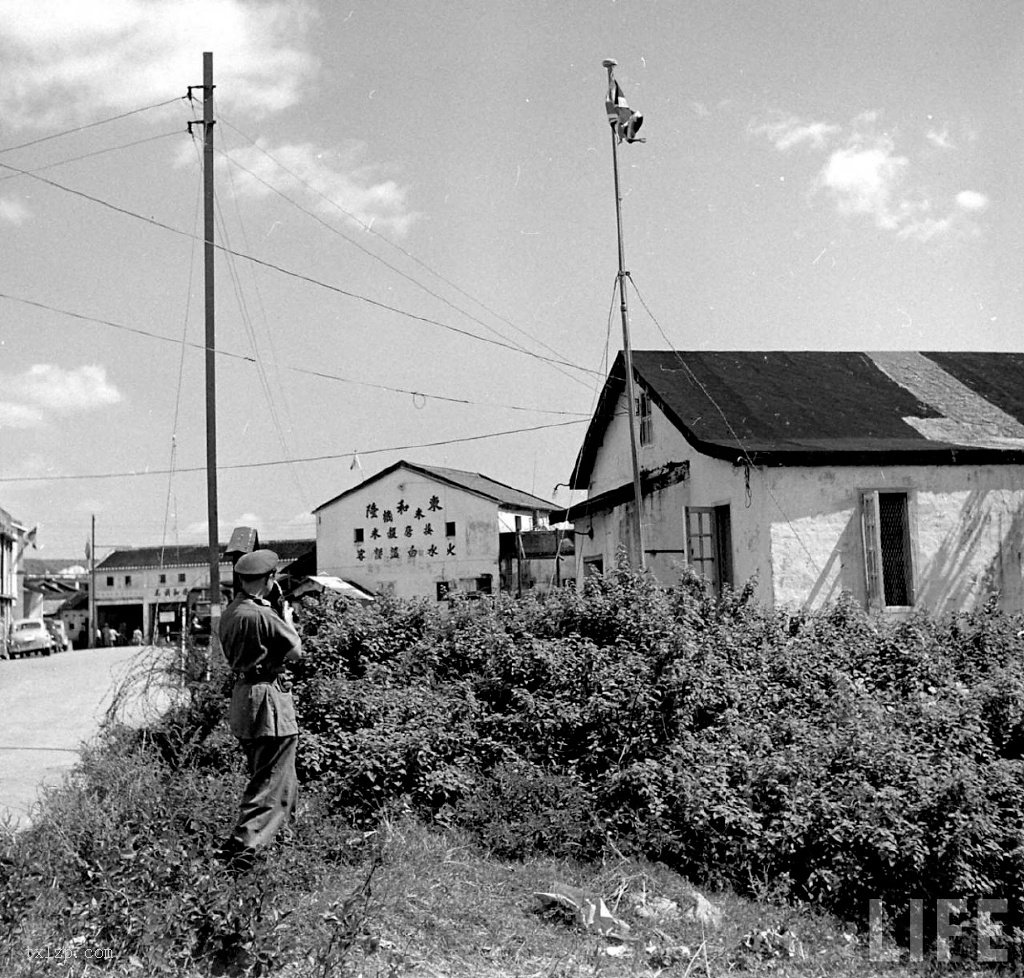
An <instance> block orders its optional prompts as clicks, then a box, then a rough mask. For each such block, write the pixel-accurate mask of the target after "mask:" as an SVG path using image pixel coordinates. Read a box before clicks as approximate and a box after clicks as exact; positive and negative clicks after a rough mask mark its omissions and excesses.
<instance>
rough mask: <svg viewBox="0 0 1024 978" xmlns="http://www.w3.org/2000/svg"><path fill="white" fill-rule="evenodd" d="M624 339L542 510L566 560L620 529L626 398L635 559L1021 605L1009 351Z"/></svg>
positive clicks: (1016, 438) (734, 576)
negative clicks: (556, 494) (746, 346)
mask: <svg viewBox="0 0 1024 978" xmlns="http://www.w3.org/2000/svg"><path fill="white" fill-rule="evenodd" d="M633 357H634V359H633V365H634V376H635V394H636V396H635V403H634V404H633V405H627V404H626V403H625V395H624V389H625V372H624V368H623V359H622V356H621V354H620V355H619V358H618V359H617V360H616V363H615V365H614V366H613V368H612V370H611V372H610V374H609V377H608V380H607V382H606V384H605V387H604V390H603V392H602V394H601V397H600V400H599V403H598V406H597V408H596V411H595V414H594V417H593V419H592V420H591V424H590V426H589V428H588V430H587V434H586V436H585V440H584V442H583V446H582V448H581V450H580V455H579V458H578V460H577V465H576V468H575V471H574V474H573V481H572V488H573V489H582V490H587V491H588V493H589V496H588V499H587V500H586V501H584V502H582V503H578V504H576V505H574V506H571V507H570V508H569V509H568V510H566V511H561V512H556V513H555V514H553V518H554V519H565V518H568V519H570V520H572V521H573V522H574V525H575V529H576V546H577V559H578V561H579V566H580V570H579V573H580V574H581V575H582V574H584V573H586V572H587V571H588V570H590V571H594V570H604V569H607V568H608V567H609V566H610V565H611V563H612V562H613V561H614V559H615V554H616V550H617V548H618V547H619V546H620V545H621V546H626V547H627V548H629V547H630V546H631V543H632V534H633V507H634V502H633V500H634V492H633V485H632V467H631V463H630V447H629V431H628V417H627V414H626V411H627V408H631V409H632V410H633V411H634V412H635V414H636V415H637V427H638V443H639V449H638V451H639V456H640V468H641V482H642V498H643V506H642V520H643V529H644V536H645V549H646V558H647V564H648V566H649V568H650V569H651V570H652V571H653V573H655V574H656V575H657V576H658V577H659V578H661V579H663V580H665V581H666V582H669V581H673V580H676V579H677V578H678V575H679V572H680V569H681V568H682V567H685V566H687V565H688V566H690V567H691V568H693V569H694V570H695V571H697V572H698V573H700V574H702V575H703V576H705V577H706V578H708V579H709V580H710V581H711V582H712V583H713V584H714V585H715V586H716V587H717V586H720V585H722V584H731V585H736V586H740V585H742V584H743V583H744V582H746V581H747V580H748V579H750V578H752V577H754V576H756V578H757V581H758V596H759V599H760V600H761V602H762V603H763V604H765V605H767V606H769V607H790V608H812V607H817V606H820V605H822V604H823V603H825V602H827V601H829V600H831V599H835V598H836V597H838V595H839V594H840V592H841V591H849V592H851V593H852V594H853V595H854V596H856V597H857V598H858V599H859V600H861V601H862V602H863V603H864V604H865V606H867V607H870V608H873V609H879V610H888V611H889V612H893V611H895V612H901V611H907V610H910V609H914V608H924V609H928V610H931V611H936V612H943V611H951V610H957V609H966V608H972V607H976V606H978V605H979V604H980V603H982V602H984V601H985V600H986V599H987V598H989V596H990V595H997V596H998V599H999V601H1000V603H1001V605H1002V607H1003V608H1004V609H1006V610H1009V611H1020V610H1024V577H1022V553H1024V355H1022V354H1015V353H1014V354H1010V353H928V354H923V353H908V352H899V353H871V354H868V353H807V352H794V353H752V352H736V353H724V352H723V353H709V352H690V351H678V352H677V351H671V350H669V351H638V352H636V353H634V355H633Z"/></svg>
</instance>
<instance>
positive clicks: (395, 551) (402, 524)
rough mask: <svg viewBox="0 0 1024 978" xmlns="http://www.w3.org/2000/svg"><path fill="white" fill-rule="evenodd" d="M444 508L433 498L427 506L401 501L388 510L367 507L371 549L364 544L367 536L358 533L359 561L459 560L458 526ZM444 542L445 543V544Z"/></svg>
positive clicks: (370, 504)
mask: <svg viewBox="0 0 1024 978" xmlns="http://www.w3.org/2000/svg"><path fill="white" fill-rule="evenodd" d="M443 510H444V507H443V506H442V505H441V500H440V499H439V498H438V497H437V496H431V497H430V499H428V500H427V504H426V506H425V507H423V506H416V507H413V505H412V504H411V503H409V502H408V501H407V500H405V499H404V498H403V499H399V500H398V502H397V503H395V505H394V507H391V508H387V509H385V508H384V507H383V506H379V505H378V504H377V503H376V502H371V503H367V504H366V520H367V522H369V523H370V524H371V526H370V533H369V540H370V541H371V543H372V545H371V546H364V545H363V537H364V533H363V531H362V529H359V530H357V532H356V534H355V540H356V560H358V561H360V562H362V561H367V560H368V561H376V560H381V561H389V560H415V559H416V558H417V557H455V556H456V552H455V541H454V540H452V539H448V540H446V537H454V535H455V524H454V523H449V524H446V523H445V521H444V513H443ZM442 541H444V542H442Z"/></svg>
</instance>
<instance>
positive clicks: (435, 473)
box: [313, 459, 556, 513]
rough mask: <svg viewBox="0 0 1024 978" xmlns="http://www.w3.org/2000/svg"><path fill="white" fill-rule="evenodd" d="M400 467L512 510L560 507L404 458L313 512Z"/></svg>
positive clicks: (460, 471)
mask: <svg viewBox="0 0 1024 978" xmlns="http://www.w3.org/2000/svg"><path fill="white" fill-rule="evenodd" d="M400 467H404V468H407V469H409V470H411V471H413V472H419V473H421V474H422V475H426V476H429V477H430V478H432V479H435V480H437V481H439V482H444V483H447V484H448V485H452V486H457V487H458V488H460V489H465V490H467V491H469V492H473V493H476V494H477V495H479V496H485V497H486V498H488V499H492V500H494V502H496V503H498V504H499V505H501V506H507V507H509V508H510V509H522V510H527V511H529V510H535V509H536V510H540V511H541V512H545V513H547V512H550V511H551V510H553V509H555V508H556V507H555V504H554V503H552V502H549V501H548V500H546V499H541V498H540V497H539V496H534V495H532V494H531V493H528V492H523V491H522V490H521V489H513V488H512V486H506V485H505V484H504V483H503V482H498V481H497V480H495V479H491V478H488V477H487V476H486V475H481V474H480V473H479V472H466V471H465V470H463V469H448V468H443V467H441V466H438V465H419V464H417V463H413V462H406V461H405V460H404V459H401V460H399V461H398V462H395V463H394V464H393V465H389V466H388V467H387V468H386V469H382V470H381V471H380V472H378V473H376V474H375V475H371V476H370V477H369V478H368V479H364V480H363V481H362V482H360V483H359V485H357V486H353V487H352V488H351V489H346V490H345V491H344V492H342V493H339V494H338V495H337V496H334V497H333V498H332V499H328V500H327V502H325V503H321V504H320V505H319V506H317V507H316V509H314V510H313V512H314V513H316V512H318V511H319V510H321V509H323V508H324V507H325V506H330V505H331V504H332V503H336V502H337V501H338V500H339V499H344V498H345V497H346V496H350V495H351V494H352V493H354V492H359V491H360V490H361V489H365V488H366V487H367V486H369V485H372V484H373V483H374V482H376V481H377V480H378V479H382V478H383V477H384V476H386V475H389V474H390V473H392V472H394V471H395V469H397V468H400Z"/></svg>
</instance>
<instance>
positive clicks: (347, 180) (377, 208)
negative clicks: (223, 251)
mask: <svg viewBox="0 0 1024 978" xmlns="http://www.w3.org/2000/svg"><path fill="white" fill-rule="evenodd" d="M365 152H366V147H365V145H364V144H363V143H359V142H353V143H351V144H349V146H348V148H347V149H346V150H344V151H339V150H328V149H323V148H321V147H318V146H315V145H314V144H312V143H292V144H285V145H281V146H277V147H274V148H268V147H265V146H261V147H256V146H249V147H245V148H242V149H236V150H232V152H231V154H230V160H232V161H234V162H235V163H237V164H238V166H236V167H231V164H230V163H228V164H226V165H227V166H228V167H229V168H230V169H231V178H230V179H231V185H232V186H233V187H234V189H235V191H236V193H238V194H240V195H245V196H251V197H267V196H269V195H271V194H272V193H273V192H274V191H272V190H271V189H270V188H271V187H274V188H276V189H278V190H280V191H281V193H283V194H286V195H287V196H288V197H291V198H292V199H295V198H296V197H299V198H305V199H306V201H307V202H308V203H309V204H311V205H312V207H313V208H314V209H315V210H316V211H317V212H319V213H320V214H323V215H325V216H327V217H330V218H334V219H337V218H338V217H339V216H341V212H344V213H345V214H348V215H351V216H352V217H354V218H356V220H358V221H359V222H360V223H361V224H365V225H369V226H374V227H378V228H381V227H382V228H386V229H388V230H390V231H392V232H393V233H395V234H397V235H402V234H405V233H406V232H407V231H408V230H409V227H410V226H411V224H412V222H413V221H414V220H415V217H416V215H415V214H413V213H412V212H411V211H410V210H409V209H408V206H407V204H406V194H407V190H406V188H405V187H402V186H400V185H399V184H398V183H396V182H395V181H394V180H392V179H389V178H387V177H386V176H385V175H384V174H382V172H381V168H380V167H377V166H372V165H368V164H364V163H362V162H361V160H362V158H363V156H364V154H365ZM275 161H276V162H275ZM268 185H269V186H268Z"/></svg>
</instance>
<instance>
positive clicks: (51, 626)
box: [46, 618, 71, 652]
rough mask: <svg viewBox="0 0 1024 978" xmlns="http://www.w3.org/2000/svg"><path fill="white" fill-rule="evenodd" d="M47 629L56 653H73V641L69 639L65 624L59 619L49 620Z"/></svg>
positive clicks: (47, 620)
mask: <svg viewBox="0 0 1024 978" xmlns="http://www.w3.org/2000/svg"><path fill="white" fill-rule="evenodd" d="M46 628H47V631H49V633H50V638H52V639H53V651H54V652H70V651H71V639H70V638H68V630H67V629H66V628H65V627H64V622H62V621H61V620H60V619H59V618H47V619H46Z"/></svg>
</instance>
